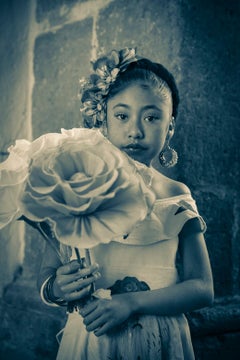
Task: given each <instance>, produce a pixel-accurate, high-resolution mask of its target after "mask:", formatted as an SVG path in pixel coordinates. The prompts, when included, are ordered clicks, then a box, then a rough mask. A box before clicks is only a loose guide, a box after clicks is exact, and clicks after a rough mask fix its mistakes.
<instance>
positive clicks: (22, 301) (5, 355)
mask: <svg viewBox="0 0 240 360" xmlns="http://www.w3.org/2000/svg"><path fill="white" fill-rule="evenodd" d="M0 315H1V327H0V341H1V348H0V358H1V359H12V360H17V359H20V358H21V359H25V360H47V359H49V360H51V359H55V357H56V353H57V349H58V343H57V340H56V334H57V333H58V332H59V331H60V330H61V329H62V327H63V326H64V323H65V320H66V315H65V309H61V308H52V307H48V306H47V305H44V304H43V303H41V301H40V298H39V295H38V293H37V290H36V289H35V285H34V284H33V282H31V281H29V280H27V281H24V279H20V280H19V281H17V282H16V283H14V285H12V286H9V288H8V289H7V291H6V292H5V295H4V298H3V301H2V302H1V307H0Z"/></svg>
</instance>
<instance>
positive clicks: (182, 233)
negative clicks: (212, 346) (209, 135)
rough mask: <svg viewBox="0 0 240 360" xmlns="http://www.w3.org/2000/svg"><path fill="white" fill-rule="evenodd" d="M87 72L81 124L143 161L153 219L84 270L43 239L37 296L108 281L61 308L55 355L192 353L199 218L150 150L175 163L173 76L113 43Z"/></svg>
mask: <svg viewBox="0 0 240 360" xmlns="http://www.w3.org/2000/svg"><path fill="white" fill-rule="evenodd" d="M94 70H95V74H93V75H92V76H91V77H90V78H89V80H88V82H85V83H84V87H83V93H82V103H83V107H82V111H83V115H84V119H85V125H86V126H88V127H97V128H100V129H102V132H103V134H104V135H105V136H106V137H107V138H108V139H109V140H110V142H112V144H114V145H115V146H116V147H118V148H119V149H121V150H122V151H123V152H125V153H127V154H128V155H129V156H130V157H131V158H132V159H134V160H136V163H139V162H140V163H142V164H143V165H142V166H143V167H144V168H145V170H146V174H147V175H148V177H147V179H148V180H147V181H148V186H150V187H151V189H152V190H153V191H154V193H155V195H156V201H155V204H154V208H153V213H154V216H156V217H157V218H158V220H160V221H158V224H159V225H158V226H156V224H155V223H151V222H149V221H147V220H144V221H143V222H142V224H141V226H138V227H136V229H135V230H133V231H132V233H130V234H127V236H126V237H124V238H123V239H116V241H111V242H110V243H108V244H100V245H97V246H95V247H94V248H93V249H91V258H92V265H90V266H86V267H85V268H84V269H80V266H79V263H78V262H77V260H74V259H73V258H71V261H70V258H69V259H68V258H67V260H66V262H65V263H64V264H63V263H61V262H60V260H59V258H58V257H57V255H56V254H55V253H54V251H53V250H52V249H51V248H50V247H48V246H47V248H46V254H45V257H44V260H43V263H42V267H41V271H40V276H39V287H40V288H41V294H42V298H43V301H44V302H45V303H47V304H50V305H54V304H57V305H64V304H66V302H69V301H73V300H77V299H83V298H84V297H86V295H88V294H89V289H90V285H91V284H92V283H93V282H94V283H95V288H96V289H98V288H105V289H107V288H111V289H112V296H111V298H110V297H109V298H101V297H100V298H96V299H95V300H94V301H91V302H89V303H88V304H86V305H85V306H83V307H82V308H81V309H80V313H79V312H78V311H73V312H72V313H70V314H69V316H68V321H67V324H66V327H65V329H64V332H63V337H62V340H61V344H60V348H59V352H58V357H57V359H58V360H62V359H63V360H71V359H78V360H80V359H84V360H93V359H96V360H101V359H103V360H107V359H114V360H116V359H123V360H132V359H141V360H142V359H151V360H154V359H172V360H176V359H184V360H189V359H194V354H193V349H192V344H191V338H190V333H189V328H188V324H187V321H186V318H185V316H184V315H183V313H185V312H189V311H192V310H195V309H198V308H201V307H204V306H207V305H209V304H211V302H212V299H213V284H212V275H211V268H210V263H209V258H208V253H207V249H206V245H205V241H204V235H203V234H204V232H205V230H206V226H205V223H204V221H203V219H202V218H201V217H200V215H199V214H198V212H197V208H196V205H195V201H194V200H193V198H192V197H191V193H190V190H189V189H188V188H187V186H185V185H184V184H182V183H180V182H177V181H174V180H172V179H170V178H168V177H166V176H164V175H163V174H161V173H159V172H158V171H156V170H155V169H154V168H153V167H152V166H151V163H152V160H153V159H154V158H155V157H157V156H158V157H159V161H160V163H161V165H162V166H167V167H169V166H173V165H174V164H175V163H176V161H177V154H176V152H175V151H174V150H173V149H172V148H171V147H170V146H169V143H170V140H171V138H172V136H173V134H174V129H175V120H176V116H177V110H178V102H179V99H178V90H177V87H176V84H175V81H174V78H173V76H172V75H171V74H170V73H169V72H168V70H167V69H165V68H164V67H163V66H162V65H160V64H157V63H153V62H151V61H150V60H148V59H144V58H137V57H136V54H135V50H134V49H123V50H121V51H119V52H117V51H113V52H112V53H111V54H110V55H109V56H106V57H102V58H100V59H98V60H97V61H96V62H95V64H94ZM178 257H179V258H180V262H179V263H180V269H181V271H178V268H177V265H176V263H177V261H176V259H177V258H178ZM119 280H120V281H119ZM116 281H117V283H116ZM114 284H115V285H114ZM113 285H114V286H113ZM119 288H120V291H118V289H119ZM114 289H115V291H114ZM116 289H117V290H116Z"/></svg>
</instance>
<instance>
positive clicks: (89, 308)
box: [80, 300, 99, 317]
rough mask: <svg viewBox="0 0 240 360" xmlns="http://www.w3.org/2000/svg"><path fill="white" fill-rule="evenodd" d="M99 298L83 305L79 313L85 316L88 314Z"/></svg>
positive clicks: (93, 308) (94, 307)
mask: <svg viewBox="0 0 240 360" xmlns="http://www.w3.org/2000/svg"><path fill="white" fill-rule="evenodd" d="M98 301H99V300H94V301H91V302H90V303H89V304H87V305H85V306H84V308H83V309H81V311H80V314H81V315H82V316H83V317H86V316H87V315H88V314H90V313H91V312H92V311H94V310H95V309H96V308H97V305H98Z"/></svg>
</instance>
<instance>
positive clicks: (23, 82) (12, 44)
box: [0, 0, 31, 152]
mask: <svg viewBox="0 0 240 360" xmlns="http://www.w3.org/2000/svg"><path fill="white" fill-rule="evenodd" d="M29 23H30V1H29V0H26V1H25V0H19V1H16V0H12V1H6V0H3V1H1V2H0V33H1V40H0V54H1V57H0V93H1V97H0V108H1V118H0V127H1V136H0V151H2V152H6V151H7V148H8V147H9V146H10V145H11V144H13V143H14V142H15V140H16V139H17V138H29V136H30V123H29V117H28V115H29V107H28V95H29V87H30V84H31V80H30V79H29V57H28V48H29V42H28V33H29ZM10 25H11V26H10Z"/></svg>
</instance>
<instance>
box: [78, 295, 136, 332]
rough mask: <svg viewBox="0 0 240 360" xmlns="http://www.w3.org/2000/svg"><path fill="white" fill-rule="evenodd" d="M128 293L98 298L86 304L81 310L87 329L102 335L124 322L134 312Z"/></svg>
mask: <svg viewBox="0 0 240 360" xmlns="http://www.w3.org/2000/svg"><path fill="white" fill-rule="evenodd" d="M130 304H131V302H130V301H128V295H126V294H120V295H114V296H113V297H112V300H107V299H97V300H94V301H92V302H91V303H89V304H88V305H86V306H84V308H83V309H82V310H81V311H80V314H81V315H82V316H83V318H84V321H83V323H84V324H85V325H86V329H87V331H94V334H95V335H96V336H101V335H103V334H105V333H107V332H108V331H109V330H111V329H112V328H113V327H115V326H117V325H120V324H122V323H123V322H124V321H125V320H127V319H128V318H129V317H130V315H131V314H132V309H131V305H130Z"/></svg>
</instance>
